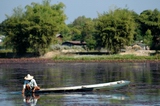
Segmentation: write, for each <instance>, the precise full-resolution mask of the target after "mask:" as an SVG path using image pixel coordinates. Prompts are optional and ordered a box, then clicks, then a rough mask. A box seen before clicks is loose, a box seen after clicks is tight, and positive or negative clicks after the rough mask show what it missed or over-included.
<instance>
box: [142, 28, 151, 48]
mask: <svg viewBox="0 0 160 106" xmlns="http://www.w3.org/2000/svg"><path fill="white" fill-rule="evenodd" d="M152 39H153V36H152V34H151V30H147V31H146V34H145V36H144V43H145V44H147V45H148V46H151V44H152Z"/></svg>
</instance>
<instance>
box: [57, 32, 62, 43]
mask: <svg viewBox="0 0 160 106" xmlns="http://www.w3.org/2000/svg"><path fill="white" fill-rule="evenodd" d="M56 38H57V40H58V42H59V43H62V41H63V36H62V34H57V35H56Z"/></svg>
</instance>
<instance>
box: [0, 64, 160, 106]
mask: <svg viewBox="0 0 160 106" xmlns="http://www.w3.org/2000/svg"><path fill="white" fill-rule="evenodd" d="M28 73H30V74H31V75H33V76H34V77H35V79H36V81H37V83H38V85H39V86H40V87H41V88H50V87H62V86H76V85H87V84H97V83H106V82H111V81H117V80H129V81H131V85H130V87H127V88H125V89H120V90H116V91H113V92H112V91H109V92H108V91H106V92H102V93H100V94H99V93H95V94H88V93H85V94H71V95H69V94H56V95H55V94H44V95H40V97H39V99H37V104H39V105H45V106H47V105H46V103H47V104H48V106H49V104H50V105H51V104H55V105H59V106H61V105H62V106H63V105H74V104H75V105H78V104H79V105H91V104H97V105H98V104H100V105H106V104H135V105H136V103H137V104H138V105H139V104H141V105H143V104H145V103H148V104H149V101H152V103H151V104H160V102H159V100H160V96H159V95H160V77H159V76H160V63H46V64H45V63H43V64H41V63H39V64H38V63H37V64H36V63H35V64H29V63H25V64H0V91H1V92H3V93H0V98H1V99H0V101H1V103H0V105H4V104H7V106H13V104H15V105H17V104H18V105H19V104H22V99H24V100H25V101H27V99H28V97H25V96H23V97H24V98H23V97H22V95H21V93H20V94H19V93H13V92H19V91H21V89H22V85H23V78H24V76H26V74H28ZM9 92H12V93H9ZM121 94H123V95H121ZM117 95H118V96H117ZM120 95H121V96H120ZM124 95H125V96H124ZM115 98H117V99H115ZM139 98H143V99H139ZM30 99H32V100H30V101H33V99H34V96H33V95H31V96H30ZM88 101H89V102H88ZM143 101H145V102H143Z"/></svg>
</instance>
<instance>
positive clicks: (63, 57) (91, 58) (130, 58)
mask: <svg viewBox="0 0 160 106" xmlns="http://www.w3.org/2000/svg"><path fill="white" fill-rule="evenodd" d="M53 60H55V61H94V62H100V61H112V60H113V61H119V62H123V61H124V62H125V61H131V62H134V61H145V60H154V61H156V60H160V56H136V55H108V56H106V55H102V56H73V55H61V56H56V57H54V58H53Z"/></svg>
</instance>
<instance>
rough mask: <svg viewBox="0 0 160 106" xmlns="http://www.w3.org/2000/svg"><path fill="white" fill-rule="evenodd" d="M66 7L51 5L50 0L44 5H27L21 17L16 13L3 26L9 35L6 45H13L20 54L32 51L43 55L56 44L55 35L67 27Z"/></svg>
mask: <svg viewBox="0 0 160 106" xmlns="http://www.w3.org/2000/svg"><path fill="white" fill-rule="evenodd" d="M64 7H65V5H64V4H63V3H59V4H55V5H50V1H49V0H43V3H42V4H38V3H31V5H27V6H26V7H25V9H26V11H25V12H23V13H22V14H21V15H18V16H17V11H15V12H14V14H13V15H12V16H11V17H8V18H7V20H6V21H4V22H3V24H2V25H3V28H4V30H3V31H4V32H5V33H6V35H7V36H6V39H7V40H6V42H5V44H6V45H12V46H13V49H14V50H15V52H17V53H19V54H25V53H26V52H27V50H28V49H30V50H31V51H33V52H35V53H37V54H38V55H43V54H44V53H45V52H46V50H47V49H48V47H49V46H50V45H51V44H52V43H55V42H56V40H55V39H56V36H55V35H56V34H57V33H58V32H60V30H61V29H62V28H63V27H64V26H65V22H64V21H65V19H66V15H65V14H64ZM18 11H19V9H18Z"/></svg>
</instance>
